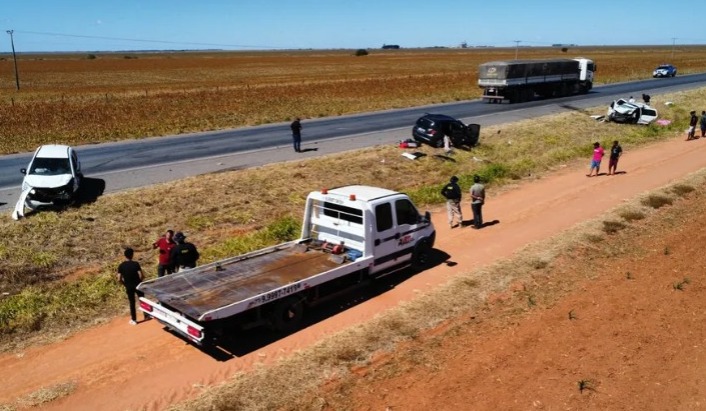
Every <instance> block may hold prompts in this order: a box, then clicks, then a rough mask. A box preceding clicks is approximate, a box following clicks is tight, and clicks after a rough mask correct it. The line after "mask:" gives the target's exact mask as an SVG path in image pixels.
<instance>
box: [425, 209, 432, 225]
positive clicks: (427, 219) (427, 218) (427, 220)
mask: <svg viewBox="0 0 706 411" xmlns="http://www.w3.org/2000/svg"><path fill="white" fill-rule="evenodd" d="M424 220H425V221H426V222H427V223H430V222H431V213H430V212H429V211H427V212H425V213H424Z"/></svg>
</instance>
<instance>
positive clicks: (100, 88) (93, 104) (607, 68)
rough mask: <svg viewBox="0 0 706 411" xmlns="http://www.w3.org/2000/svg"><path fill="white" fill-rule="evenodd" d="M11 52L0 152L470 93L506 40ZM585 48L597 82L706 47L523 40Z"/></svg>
mask: <svg viewBox="0 0 706 411" xmlns="http://www.w3.org/2000/svg"><path fill="white" fill-rule="evenodd" d="M353 54H354V53H353V51H352V50H339V51H289V52H285V51H272V52H181V53H152V54H149V53H139V54H138V53H107V54H76V55H53V54H50V55H33V54H28V55H24V54H22V55H20V56H19V61H18V66H19V72H20V80H21V88H20V90H19V91H16V90H15V82H14V78H13V76H11V75H10V74H12V73H14V69H13V65H12V64H13V62H12V58H11V56H8V55H4V56H2V58H1V59H0V73H7V75H2V76H0V136H2V138H1V139H0V153H14V152H24V151H31V150H33V149H34V148H36V146H38V145H40V144H43V143H49V142H60V143H66V144H70V145H78V144H86V143H98V142H105V141H116V140H123V139H132V138H144V137H149V136H161V135H167V134H178V133H185V132H194V131H203V130H217V129H224V128H231V127H240V126H246V125H256V124H263V123H272V122H280V121H287V120H290V119H291V118H293V117H297V116H299V117H302V118H313V117H323V116H332V115H341V114H346V113H354V112H364V111H371V110H381V109H389V108H399V107H409V106H416V105H424V104H432V103H442V102H451V101H459V100H467V99H473V98H477V97H479V95H480V89H479V88H478V87H477V86H476V84H477V67H478V64H480V63H483V62H486V61H491V60H506V59H512V58H514V55H515V49H514V48H483V49H445V48H440V49H413V50H404V49H403V50H384V51H383V50H371V52H370V54H369V55H367V56H360V57H356V56H354V55H353ZM575 56H585V57H589V58H592V59H593V60H595V61H596V63H597V66H598V72H597V75H596V83H597V84H602V83H613V82H618V81H625V80H637V79H644V78H648V77H649V76H650V75H651V72H652V69H653V68H654V67H655V66H656V65H658V64H660V63H663V62H671V63H673V64H675V65H676V66H677V67H678V69H679V73H680V74H687V73H695V72H703V71H706V46H679V47H677V48H675V49H672V47H574V48H570V49H569V50H568V51H567V52H563V51H562V50H561V49H560V48H521V49H520V50H519V55H518V57H519V58H522V59H533V58H557V57H575Z"/></svg>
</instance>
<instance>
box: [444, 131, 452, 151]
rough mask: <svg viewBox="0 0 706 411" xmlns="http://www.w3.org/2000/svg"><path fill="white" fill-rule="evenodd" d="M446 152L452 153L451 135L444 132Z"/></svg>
mask: <svg viewBox="0 0 706 411" xmlns="http://www.w3.org/2000/svg"><path fill="white" fill-rule="evenodd" d="M444 154H446V155H447V156H448V155H450V154H451V137H449V136H448V135H446V134H444Z"/></svg>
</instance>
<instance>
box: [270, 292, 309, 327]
mask: <svg viewBox="0 0 706 411" xmlns="http://www.w3.org/2000/svg"><path fill="white" fill-rule="evenodd" d="M303 319H304V301H303V300H302V299H301V298H296V297H288V298H285V299H283V300H282V301H279V302H277V303H275V305H274V308H273V310H272V317H271V319H270V321H271V324H272V328H273V329H274V330H276V331H281V332H290V331H293V330H296V329H297V328H298V327H299V325H300V324H301V322H302V320H303Z"/></svg>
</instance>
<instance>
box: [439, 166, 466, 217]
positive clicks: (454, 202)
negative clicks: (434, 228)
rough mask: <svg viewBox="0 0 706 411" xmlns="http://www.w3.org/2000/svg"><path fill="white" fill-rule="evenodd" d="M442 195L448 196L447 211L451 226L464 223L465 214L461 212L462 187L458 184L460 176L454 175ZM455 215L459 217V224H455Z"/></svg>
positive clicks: (442, 190)
mask: <svg viewBox="0 0 706 411" xmlns="http://www.w3.org/2000/svg"><path fill="white" fill-rule="evenodd" d="M441 195H442V196H444V197H445V198H446V211H447V214H448V218H449V227H450V228H454V227H458V226H460V225H461V224H463V214H462V212H461V187H459V185H458V177H456V176H453V177H451V179H450V180H449V183H448V184H446V185H445V186H444V188H442V189H441ZM454 216H457V218H458V224H456V225H454Z"/></svg>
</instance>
